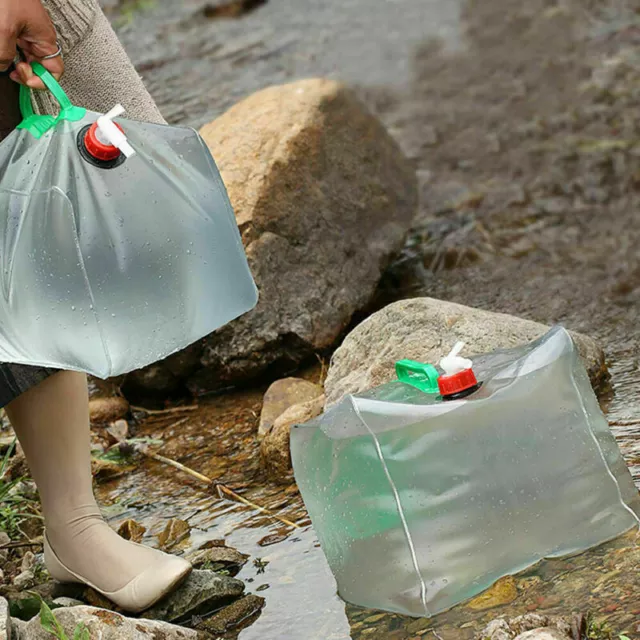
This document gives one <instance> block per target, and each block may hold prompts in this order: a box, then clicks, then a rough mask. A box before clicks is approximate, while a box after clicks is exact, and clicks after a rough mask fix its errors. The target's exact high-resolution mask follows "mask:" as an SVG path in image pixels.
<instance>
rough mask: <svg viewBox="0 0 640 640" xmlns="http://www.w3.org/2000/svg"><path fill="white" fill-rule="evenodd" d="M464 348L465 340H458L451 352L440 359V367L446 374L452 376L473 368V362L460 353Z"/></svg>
mask: <svg viewBox="0 0 640 640" xmlns="http://www.w3.org/2000/svg"><path fill="white" fill-rule="evenodd" d="M463 348H464V342H457V343H456V345H455V346H454V347H453V349H451V353H449V355H447V356H445V357H444V358H442V360H440V367H441V368H442V370H443V371H444V373H445V375H447V376H452V375H455V374H456V373H460V372H461V371H466V370H467V369H471V367H472V366H473V362H471V360H468V359H467V358H463V357H461V356H460V355H458V354H459V353H460V352H461V351H462V349H463Z"/></svg>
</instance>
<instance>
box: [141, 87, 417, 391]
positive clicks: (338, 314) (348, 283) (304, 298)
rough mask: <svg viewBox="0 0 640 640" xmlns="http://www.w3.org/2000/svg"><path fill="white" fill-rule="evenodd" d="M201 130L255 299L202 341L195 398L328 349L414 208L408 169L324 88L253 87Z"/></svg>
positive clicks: (343, 92)
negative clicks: (225, 193) (242, 312)
mask: <svg viewBox="0 0 640 640" xmlns="http://www.w3.org/2000/svg"><path fill="white" fill-rule="evenodd" d="M201 133H202V135H203V137H204V139H205V141H206V142H207V144H208V145H209V148H210V149H211V151H212V152H213V155H214V157H215V158H216V162H217V164H218V166H219V167H220V171H221V174H222V177H223V179H224V182H225V184H226V186H227V189H228V192H229V196H230V198H231V202H232V204H233V206H234V209H235V213H236V219H237V222H238V224H239V227H240V230H241V233H242V238H243V242H244V246H245V249H246V252H247V256H248V259H249V263H250V266H251V270H252V272H253V275H254V277H255V279H256V282H257V284H258V287H259V289H260V302H259V304H258V306H257V307H256V309H255V310H253V311H252V312H250V313H248V314H246V315H245V316H243V317H242V318H240V319H238V320H236V321H235V322H232V323H231V324H230V325H227V326H226V327H224V328H223V329H221V330H220V331H217V332H215V333H214V334H212V335H211V336H209V337H208V338H206V339H205V341H204V350H203V351H202V353H201V355H200V359H199V364H198V371H196V372H194V373H193V374H192V375H190V376H189V379H188V386H189V388H190V389H191V390H192V391H194V392H196V393H197V392H203V391H207V390H210V389H216V388H220V387H222V386H224V385H226V384H229V383H234V382H237V381H239V380H244V379H247V378H249V377H251V376H255V375H257V374H259V373H260V372H262V371H263V370H264V369H265V368H266V367H268V366H269V365H271V364H273V363H276V362H278V363H282V364H284V365H289V364H291V363H293V364H295V363H299V362H300V361H301V360H302V359H303V358H305V357H307V356H308V355H310V354H312V353H314V352H316V351H318V350H321V349H324V348H327V347H329V346H331V345H333V344H334V343H335V341H336V340H337V339H338V338H339V336H340V335H341V333H342V332H343V331H344V329H345V328H346V327H347V325H348V324H349V322H350V321H351V318H352V316H353V314H354V313H355V312H357V311H358V310H360V309H362V308H363V307H365V306H366V305H367V304H368V303H369V302H370V301H371V299H372V297H373V295H374V293H375V291H376V287H377V285H378V282H379V280H380V277H381V274H382V273H383V271H384V270H385V268H386V266H387V265H388V263H389V261H390V259H391V257H392V256H393V254H395V253H397V252H398V251H399V250H400V249H401V248H402V246H403V243H404V237H405V235H406V233H407V230H408V229H409V227H410V225H411V221H412V219H413V217H414V214H415V211H416V208H417V181H416V175H415V170H414V168H413V166H412V164H411V163H410V162H409V161H408V160H407V159H406V158H405V157H404V156H403V154H402V152H401V150H400V148H399V147H398V145H397V144H396V142H395V141H394V140H393V139H392V137H391V136H390V135H389V133H388V132H387V131H386V130H385V128H384V127H383V125H382V124H381V123H380V121H379V120H378V119H377V118H375V117H374V116H373V115H371V114H370V113H369V112H368V111H367V109H366V108H365V107H364V106H363V105H362V104H361V103H360V102H359V101H358V100H357V99H356V97H355V95H354V94H353V92H351V91H350V90H349V89H347V88H346V87H345V86H343V85H341V84H339V83H336V82H334V81H331V80H325V79H310V80H302V81H299V82H295V83H292V84H288V85H284V86H276V87H270V88H267V89H265V90H263V91H259V92H258V93H256V94H254V95H252V96H250V97H248V98H247V99H245V100H243V101H242V102H240V103H239V104H237V105H235V106H234V107H232V108H231V109H230V110H229V111H228V112H227V113H225V114H223V115H222V116H221V117H219V118H218V119H216V120H215V121H213V122H212V123H210V124H208V125H206V126H205V127H203V128H202V130H201ZM163 366H165V367H167V368H168V365H166V364H165V363H163ZM175 379H176V375H175V373H172V375H171V376H167V377H166V379H165V380H163V379H162V377H161V376H160V375H159V374H158V373H157V372H156V373H155V374H154V376H152V377H150V380H149V381H145V379H144V376H136V383H137V384H139V385H141V386H144V385H145V384H153V385H155V386H156V390H157V385H158V384H159V382H162V383H166V384H173V383H174V382H175Z"/></svg>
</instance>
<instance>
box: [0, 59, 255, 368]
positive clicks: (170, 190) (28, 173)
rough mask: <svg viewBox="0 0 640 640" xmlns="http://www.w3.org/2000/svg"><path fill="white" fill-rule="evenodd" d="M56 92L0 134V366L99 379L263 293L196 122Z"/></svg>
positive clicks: (159, 352) (219, 320)
mask: <svg viewBox="0 0 640 640" xmlns="http://www.w3.org/2000/svg"><path fill="white" fill-rule="evenodd" d="M34 70H35V72H36V73H37V74H38V75H39V76H40V77H42V79H43V80H44V81H45V83H46V84H47V87H48V88H49V90H50V91H51V92H52V93H53V94H54V95H55V97H56V98H57V99H58V101H59V102H60V113H59V115H57V116H49V115H36V114H34V113H33V108H32V105H31V96H30V92H29V90H27V89H25V88H24V87H23V88H22V93H21V108H22V113H23V116H24V120H23V122H22V123H21V124H20V125H19V127H18V129H16V130H15V131H14V132H12V133H11V134H10V135H9V136H8V137H7V138H6V139H5V140H4V141H3V142H2V144H0V211H1V212H2V216H1V217H0V268H1V270H0V362H15V363H23V364H32V365H44V366H49V367H54V368H61V369H72V370H80V371H87V372H89V373H92V374H94V375H96V376H99V377H102V378H105V377H108V376H113V375H117V374H121V373H126V372H128V371H131V370H133V369H138V368H140V367H143V366H145V365H148V364H150V363H152V362H155V361H157V360H159V359H161V358H163V357H165V356H168V355H169V354H171V353H173V352H175V351H178V350H179V349H181V348H184V347H186V346H187V345H189V344H190V343H192V342H195V341H196V340H198V339H200V338H202V337H204V336H206V335H207V334H209V333H211V332H212V331H214V330H215V329H217V328H219V327H220V326H222V325H223V324H225V323H227V322H229V321H230V320H232V319H234V318H236V317H237V316H239V315H241V314H243V313H245V312H246V311H248V310H249V309H251V308H252V307H253V306H254V305H255V303H256V301H257V290H256V287H255V284H254V282H253V279H252V277H251V274H250V271H249V268H248V265H247V260H246V257H245V254H244V250H243V246H242V242H241V238H240V234H239V231H238V228H237V225H236V220H235V217H234V214H233V211H232V209H231V205H230V203H229V199H228V197H227V194H226V191H225V188H224V185H223V183H222V180H221V178H220V175H219V173H218V170H217V169H216V166H215V163H214V161H213V159H212V157H211V154H210V153H209V150H208V149H207V147H206V145H205V143H204V141H203V140H202V139H201V138H200V136H199V135H198V134H197V133H196V132H195V131H194V130H192V129H188V128H181V127H169V126H162V125H156V124H147V123H142V122H134V121H131V120H125V119H119V120H118V121H117V122H114V117H116V116H117V115H118V114H120V113H121V111H122V109H121V108H116V109H115V110H114V111H113V112H110V113H109V114H106V115H101V114H98V113H91V112H89V111H86V110H85V109H82V108H80V107H76V106H74V105H72V104H71V103H70V101H69V100H68V98H67V96H66V95H65V94H64V92H63V91H62V89H61V88H60V87H59V85H58V84H57V83H56V82H55V80H54V79H53V77H52V76H51V75H50V74H48V73H47V72H46V71H45V69H44V68H43V67H41V66H40V65H37V64H36V65H34Z"/></svg>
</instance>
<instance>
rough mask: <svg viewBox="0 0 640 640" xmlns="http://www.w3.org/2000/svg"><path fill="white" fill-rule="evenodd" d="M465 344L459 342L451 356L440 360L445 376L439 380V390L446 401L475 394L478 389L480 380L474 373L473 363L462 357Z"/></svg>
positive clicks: (452, 350)
mask: <svg viewBox="0 0 640 640" xmlns="http://www.w3.org/2000/svg"><path fill="white" fill-rule="evenodd" d="M463 348H464V342H457V343H456V345H455V346H454V347H453V349H451V352H450V353H449V355H447V356H445V357H444V358H442V360H440V367H441V368H442V369H443V371H444V375H442V376H440V377H439V378H438V388H439V389H440V394H441V395H442V398H443V399H444V400H451V399H454V398H458V397H461V394H464V395H467V394H469V393H473V391H475V390H476V389H477V388H478V386H479V385H478V380H477V379H476V374H475V373H474V372H473V369H472V367H473V362H471V360H469V359H467V358H463V357H462V356H460V355H459V354H460V352H461V351H462V349H463Z"/></svg>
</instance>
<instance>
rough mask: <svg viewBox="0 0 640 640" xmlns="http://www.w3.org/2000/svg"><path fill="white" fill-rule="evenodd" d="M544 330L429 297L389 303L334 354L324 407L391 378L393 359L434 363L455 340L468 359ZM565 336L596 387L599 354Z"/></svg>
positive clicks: (584, 341) (600, 375)
mask: <svg viewBox="0 0 640 640" xmlns="http://www.w3.org/2000/svg"><path fill="white" fill-rule="evenodd" d="M547 330H548V327H547V326H545V325H543V324H539V323H537V322H532V321H531V320H524V319H522V318H517V317H514V316H510V315H505V314H502V313H493V312H491V311H483V310H480V309H473V308H471V307H465V306H463V305H459V304H455V303H453V302H444V301H442V300H435V299H433V298H415V299H413V300H403V301H400V302H395V303H393V304H391V305H389V306H388V307H385V308H384V309H382V310H381V311H379V312H378V313H375V314H374V315H372V316H371V317H369V318H368V319H367V320H365V321H364V322H363V323H362V324H360V325H358V326H357V327H356V328H355V329H354V330H353V331H352V332H351V333H350V334H349V335H348V336H347V337H346V338H345V340H344V342H343V343H342V345H341V346H340V347H339V348H338V349H337V350H336V352H335V353H334V355H333V359H332V361H331V366H330V367H329V372H328V376H327V380H326V382H325V392H326V395H327V402H326V406H330V405H333V404H335V403H336V402H339V401H340V400H341V399H342V398H343V397H344V396H345V395H347V394H349V393H358V392H361V391H365V390H367V389H371V388H372V387H375V386H378V385H381V384H384V383H386V382H390V381H391V380H394V379H395V378H396V374H395V363H396V361H397V360H401V359H403V358H409V359H411V360H418V361H420V362H427V363H428V362H430V363H437V362H438V361H439V360H440V358H441V357H442V356H443V355H446V352H448V350H449V349H450V348H451V347H453V345H454V344H455V342H457V341H458V340H463V341H464V342H465V343H466V345H467V346H466V349H465V352H464V354H465V355H473V354H479V353H486V352H489V351H494V350H495V349H503V348H510V347H515V346H517V345H521V344H525V343H527V342H530V341H532V340H535V339H536V338H538V337H540V336H541V335H542V334H544V333H545V332H546V331H547ZM571 335H572V337H573V339H574V341H575V342H576V345H577V347H578V350H579V352H580V355H581V356H582V359H583V361H584V363H585V366H586V367H587V371H588V372H589V377H590V379H591V383H592V385H593V386H594V388H596V389H598V388H599V387H601V386H602V385H603V383H604V382H605V381H606V379H607V377H608V374H607V368H606V365H605V359H604V352H603V350H602V348H601V347H600V346H599V345H598V344H597V343H596V342H595V340H593V339H592V338H590V337H588V336H585V335H582V334H578V333H572V334H571Z"/></svg>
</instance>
